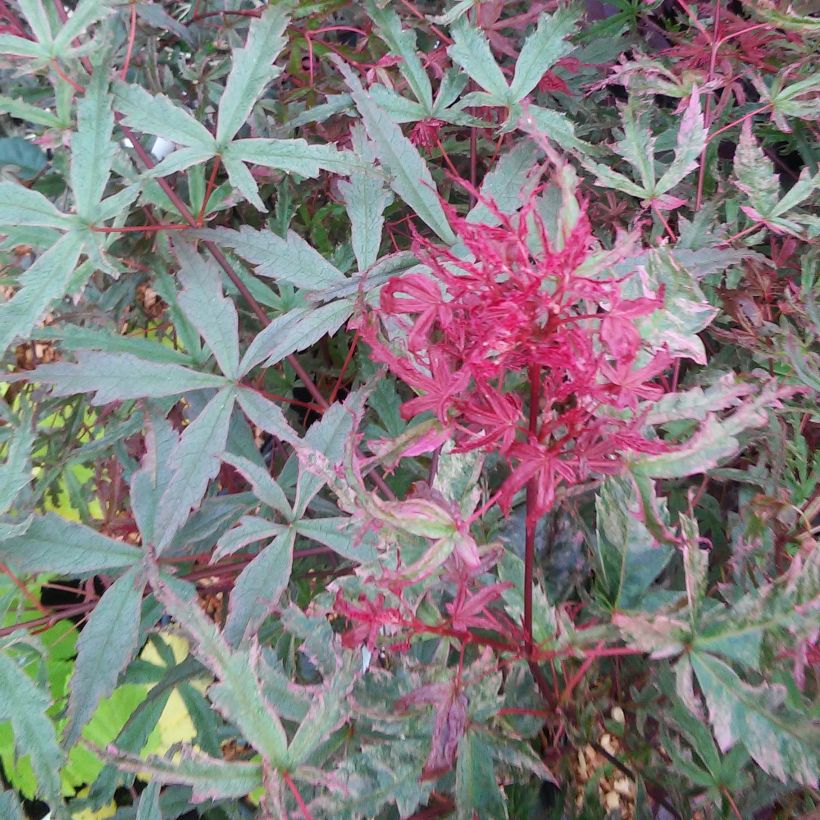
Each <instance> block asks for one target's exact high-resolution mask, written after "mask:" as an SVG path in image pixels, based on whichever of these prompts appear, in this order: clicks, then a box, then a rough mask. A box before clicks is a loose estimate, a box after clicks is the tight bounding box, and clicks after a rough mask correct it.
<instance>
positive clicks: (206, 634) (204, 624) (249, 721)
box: [148, 564, 288, 782]
mask: <svg viewBox="0 0 820 820" xmlns="http://www.w3.org/2000/svg"><path fill="white" fill-rule="evenodd" d="M148 572H149V579H150V581H151V587H152V588H153V590H154V595H155V597H156V598H157V599H158V600H159V601H160V602H161V603H162V604H163V606H164V607H165V609H166V610H167V611H168V612H169V614H171V615H172V616H173V617H174V618H175V619H176V621H177V623H178V624H179V625H180V627H181V628H182V629H183V630H184V632H185V633H186V634H187V635H188V636H189V637H190V638H191V640H192V641H193V646H192V648H191V651H192V652H193V654H194V655H195V656H196V657H197V659H198V660H199V661H200V662H201V663H202V664H203V665H204V666H206V667H207V668H208V669H210V670H211V672H213V674H214V675H215V676H216V677H217V678H218V680H219V682H218V683H217V684H214V685H213V686H211V688H210V689H209V690H208V697H209V699H210V700H211V702H212V703H213V704H214V706H215V707H216V708H217V709H218V710H219V711H220V712H221V713H222V714H223V715H224V716H225V717H226V718H227V719H228V720H229V721H231V722H232V723H234V724H235V725H236V726H237V728H238V729H239V730H240V731H241V732H242V734H243V736H244V738H245V739H246V740H247V741H248V743H250V744H252V745H253V747H254V748H255V749H256V750H257V751H258V752H259V753H260V754H261V755H262V756H263V758H265V759H266V760H267V761H269V762H270V764H271V765H273V766H282V765H284V764H285V761H286V755H287V743H288V742H287V736H286V735H285V730H284V729H283V727H282V723H281V721H280V720H279V718H278V716H277V715H276V713H275V711H274V709H273V707H272V705H271V704H270V703H268V702H267V701H266V700H265V698H264V695H263V693H262V688H261V684H260V682H259V679H258V677H257V674H256V671H255V667H256V665H257V663H258V656H257V653H256V650H255V649H254V650H253V652H249V651H233V650H232V649H231V648H230V647H229V646H228V644H227V643H226V641H225V639H224V638H223V637H222V634H221V633H220V632H219V630H218V629H217V628H216V626H215V624H214V623H213V622H212V621H211V620H210V619H209V618H208V617H207V615H205V613H204V612H203V611H202V609H201V608H200V606H199V604H198V602H197V596H196V589H195V588H194V587H193V586H191V585H190V584H187V583H183V582H180V581H177V580H176V579H164V578H163V579H160V577H159V570H158V567H157V566H156V565H155V564H149V567H148ZM177 765H178V764H177ZM174 782H182V779H181V778H180V779H177V780H175V781H174Z"/></svg>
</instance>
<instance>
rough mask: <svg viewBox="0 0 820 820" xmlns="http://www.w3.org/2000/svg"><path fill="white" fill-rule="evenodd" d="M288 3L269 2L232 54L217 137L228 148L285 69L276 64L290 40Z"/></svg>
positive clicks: (220, 106)
mask: <svg viewBox="0 0 820 820" xmlns="http://www.w3.org/2000/svg"><path fill="white" fill-rule="evenodd" d="M287 24H288V15H287V13H286V5H285V4H284V3H283V4H278V5H275V6H268V7H267V8H266V9H265V10H264V11H263V12H262V14H261V15H260V16H259V17H258V18H256V19H255V20H253V21H252V22H251V25H250V29H249V31H248V39H247V41H246V43H245V45H244V47H242V48H235V49H234V50H233V52H232V54H231V71H230V74H228V79H227V81H226V83H225V88H224V90H223V92H222V96H221V97H220V100H219V111H218V114H217V125H216V141H217V143H218V145H219V148H220V149H222V150H224V149H225V148H226V147H227V145H228V143H229V142H230V141H231V140H232V139H233V138H234V136H236V132H237V131H239V129H240V128H241V127H242V126H243V125H244V124H245V120H247V118H248V115H249V114H250V113H251V109H252V108H253V106H254V105H255V104H256V101H257V100H258V99H259V97H260V96H261V94H262V92H263V91H264V90H265V87H266V86H267V85H268V83H269V82H271V80H273V79H274V78H275V77H277V76H278V75H279V73H280V72H281V69H280V68H278V67H277V66H274V65H273V62H274V60H276V58H277V57H278V56H279V52H280V51H281V50H282V49H283V48H284V46H285V43H286V40H285V38H284V37H283V36H282V35H283V33H284V31H285V27H286V26H287Z"/></svg>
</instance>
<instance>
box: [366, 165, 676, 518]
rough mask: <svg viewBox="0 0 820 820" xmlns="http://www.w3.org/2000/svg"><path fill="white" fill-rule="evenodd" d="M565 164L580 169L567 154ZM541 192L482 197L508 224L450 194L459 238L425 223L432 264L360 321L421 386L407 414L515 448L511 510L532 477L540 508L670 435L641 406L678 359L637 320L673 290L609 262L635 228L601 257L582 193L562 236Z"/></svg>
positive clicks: (461, 440) (393, 366)
mask: <svg viewBox="0 0 820 820" xmlns="http://www.w3.org/2000/svg"><path fill="white" fill-rule="evenodd" d="M556 173H558V174H562V175H564V176H569V175H570V174H571V172H570V171H569V169H568V168H566V166H563V163H562V164H561V165H560V166H559V168H558V169H557V171H556ZM460 183H461V184H462V185H463V186H465V187H469V183H468V182H466V181H465V180H460ZM540 193H541V191H540V190H538V189H535V190H533V191H532V193H531V194H530V195H529V198H528V199H527V201H526V202H525V203H524V204H523V206H522V207H521V209H520V210H519V211H518V212H517V213H515V214H505V213H502V212H501V211H500V210H499V209H498V208H497V206H496V205H495V203H493V202H492V201H484V204H485V205H486V207H487V208H488V212H489V213H491V214H492V215H493V216H494V217H496V220H497V222H498V223H499V224H497V225H496V224H482V223H477V222H472V221H470V220H469V219H466V218H464V217H462V216H460V215H458V214H457V213H456V211H455V209H453V208H451V207H449V206H446V205H445V209H446V211H447V213H448V216H449V220H450V224H451V225H452V226H453V229H454V231H455V232H456V235H457V236H458V239H459V241H460V244H458V245H456V246H455V247H454V248H452V247H446V246H443V245H439V244H436V243H434V242H431V241H430V240H427V239H425V238H423V237H422V236H421V235H419V234H418V233H414V245H413V249H414V252H415V253H416V255H417V257H418V258H419V259H420V260H421V261H422V263H423V264H424V265H425V266H426V270H425V272H423V273H412V274H408V275H406V276H402V277H396V278H394V279H391V280H390V281H389V282H388V283H387V284H386V285H385V286H384V288H383V289H382V291H381V298H380V301H379V305H378V307H377V308H376V309H375V310H373V311H371V312H370V313H369V315H368V316H367V318H366V320H365V321H363V322H361V323H360V330H361V334H362V336H363V338H364V339H365V340H366V341H367V342H368V343H369V344H370V346H371V348H372V351H373V357H374V359H375V360H377V361H379V362H383V363H384V364H386V365H387V366H388V367H389V369H390V370H391V371H392V372H393V373H394V374H395V375H396V376H397V377H398V378H399V379H400V380H401V381H403V382H404V383H405V384H407V385H408V386H409V387H410V388H412V389H413V391H415V392H416V393H417V395H416V396H415V397H414V398H412V399H409V400H408V401H406V402H405V403H404V404H403V405H402V407H401V414H402V417H403V418H405V419H413V418H417V417H419V416H421V415H423V414H425V413H427V412H431V413H433V414H435V416H436V418H437V419H438V421H439V423H440V424H441V427H442V436H441V439H442V440H445V439H452V441H454V442H455V452H467V451H470V450H476V449H480V450H482V451H485V452H493V453H497V454H499V455H500V456H502V457H504V458H505V459H506V461H507V462H508V463H509V464H510V465H511V472H510V475H509V477H508V478H507V480H506V481H505V483H504V485H503V486H502V488H501V490H500V492H499V494H498V501H499V503H500V504H501V506H502V507H503V509H504V510H505V511H506V512H509V510H510V508H511V505H512V501H513V497H514V495H515V493H516V492H517V491H518V490H520V489H521V488H522V487H523V486H524V485H525V484H526V483H527V482H528V481H529V480H530V479H532V478H534V479H535V482H536V486H537V494H536V497H535V503H534V504H532V505H531V507H529V508H528V511H527V515H528V516H529V517H530V518H531V519H538V518H540V517H541V516H543V515H544V513H546V512H547V511H548V510H549V509H550V508H551V507H552V504H553V502H554V500H555V492H556V489H557V488H558V487H559V486H561V485H568V486H572V485H575V484H578V483H581V482H583V481H585V480H587V479H588V478H589V477H590V476H592V475H595V474H599V475H600V474H611V473H616V472H618V470H619V469H620V467H621V465H622V463H623V460H624V457H625V456H626V455H627V454H628V453H630V452H634V453H660V452H662V451H663V450H664V449H665V445H664V444H663V443H662V442H660V441H658V440H657V438H655V437H648V436H647V434H646V432H645V429H644V419H643V418H642V417H641V415H640V414H638V413H636V412H635V411H636V409H637V406H638V402H639V401H642V400H647V399H656V398H658V397H660V396H661V395H662V393H663V387H662V386H661V385H660V384H658V383H657V381H656V378H657V376H658V375H659V374H660V373H661V372H662V371H663V370H664V369H665V368H666V367H667V366H668V365H669V363H670V361H671V357H670V355H669V354H668V352H667V351H666V349H665V346H664V345H663V340H662V339H658V340H643V339H641V337H640V334H639V332H638V330H637V329H636V327H635V321H634V320H635V319H636V318H639V317H641V316H646V315H648V314H650V313H652V312H653V311H655V310H657V309H658V308H660V307H661V306H662V304H663V298H662V293H647V294H646V295H645V296H642V297H640V298H633V299H627V298H624V297H623V296H622V285H623V282H624V279H623V277H621V276H616V275H614V274H613V273H612V272H611V266H612V265H614V264H615V263H616V262H618V261H620V259H622V258H623V257H625V256H626V255H628V254H629V252H630V251H631V250H632V242H631V241H630V240H629V238H627V237H620V238H619V242H618V244H617V245H616V248H615V249H614V250H610V251H608V252H607V253H606V254H605V258H604V259H603V261H602V252H601V248H600V245H599V244H598V242H597V240H596V239H595V238H594V236H593V234H592V231H591V228H590V223H589V217H588V214H587V210H586V205H585V203H581V202H577V203H576V204H577V213H576V214H573V216H572V217H571V219H570V220H568V221H566V222H564V223H562V225H561V232H560V233H559V235H557V236H550V235H549V232H548V230H547V226H546V224H545V221H544V219H543V217H542V216H541V214H540V212H539V210H538V202H539V198H538V195H539V194H540ZM570 196H572V197H574V194H570ZM573 201H574V200H573ZM565 210H567V209H565ZM632 275H637V273H634V274H632ZM396 329H398V330H399V331H400V333H398V334H397V333H396V332H395V331H396ZM391 336H392V338H391Z"/></svg>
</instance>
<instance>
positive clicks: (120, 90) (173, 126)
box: [114, 82, 216, 156]
mask: <svg viewBox="0 0 820 820" xmlns="http://www.w3.org/2000/svg"><path fill="white" fill-rule="evenodd" d="M114 100H115V102H116V106H117V111H119V112H120V113H121V114H122V115H123V117H124V120H123V121H124V122H125V124H126V125H128V126H130V127H131V128H136V129H137V130H139V131H141V132H142V133H143V134H153V135H154V136H155V137H162V138H163V139H167V140H169V141H170V142H173V143H176V144H177V145H185V146H188V147H191V148H200V149H203V150H205V151H210V153H209V156H212V155H213V154H215V153H216V140H215V139H214V137H213V135H212V134H211V132H210V131H208V129H207V128H206V127H205V126H204V125H203V124H202V123H201V122H199V121H198V120H196V119H195V118H194V117H193V115H192V114H190V113H189V112H188V111H186V110H185V109H183V108H181V107H180V106H179V105H177V104H176V103H175V102H173V101H172V100H170V99H169V98H168V97H166V96H165V95H164V94H157V95H156V96H154V95H151V94H149V93H148V92H147V91H145V89H143V88H141V87H140V86H138V85H127V84H126V83H123V82H117V83H116V84H115V85H114ZM170 156H173V154H171V155H170Z"/></svg>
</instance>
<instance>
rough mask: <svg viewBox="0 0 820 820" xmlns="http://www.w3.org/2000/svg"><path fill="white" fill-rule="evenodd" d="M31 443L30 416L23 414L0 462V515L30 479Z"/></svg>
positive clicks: (32, 436)
mask: <svg viewBox="0 0 820 820" xmlns="http://www.w3.org/2000/svg"><path fill="white" fill-rule="evenodd" d="M33 444H34V430H33V429H32V424H31V418H30V416H29V415H28V414H23V417H22V418H21V420H20V424H19V425H18V426H17V427H15V428H14V432H13V434H12V435H11V438H10V439H9V444H8V449H7V451H6V460H5V462H3V463H2V464H0V515H3V514H4V513H6V512H8V511H9V509H10V508H11V506H12V504H13V503H14V500H15V499H16V498H17V496H18V495H19V493H20V491H21V490H22V489H23V487H25V486H26V485H27V484H28V483H29V481H31V467H30V464H29V459H30V457H31V448H32V445H33Z"/></svg>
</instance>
